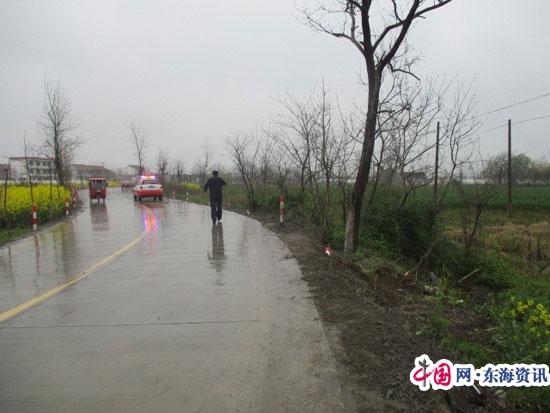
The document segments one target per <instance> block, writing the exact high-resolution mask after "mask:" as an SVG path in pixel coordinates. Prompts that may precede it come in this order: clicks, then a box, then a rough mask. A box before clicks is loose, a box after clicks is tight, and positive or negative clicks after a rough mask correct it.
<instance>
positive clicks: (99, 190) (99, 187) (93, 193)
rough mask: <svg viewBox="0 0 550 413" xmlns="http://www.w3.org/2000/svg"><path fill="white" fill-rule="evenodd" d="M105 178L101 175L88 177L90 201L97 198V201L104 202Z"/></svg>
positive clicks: (105, 192)
mask: <svg viewBox="0 0 550 413" xmlns="http://www.w3.org/2000/svg"><path fill="white" fill-rule="evenodd" d="M107 186H108V184H107V178H104V177H101V176H92V177H90V178H89V179H88V191H89V195H90V202H92V201H93V200H94V199H97V202H101V200H102V199H103V202H104V203H105V198H106V197H107Z"/></svg>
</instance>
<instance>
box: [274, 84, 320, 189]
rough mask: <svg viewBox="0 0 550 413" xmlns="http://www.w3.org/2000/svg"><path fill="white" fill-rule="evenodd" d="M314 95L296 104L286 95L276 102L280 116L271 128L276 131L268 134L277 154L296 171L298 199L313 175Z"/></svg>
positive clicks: (291, 95)
mask: <svg viewBox="0 0 550 413" xmlns="http://www.w3.org/2000/svg"><path fill="white" fill-rule="evenodd" d="M314 93H315V92H314ZM314 93H312V95H311V96H309V97H308V98H307V99H304V100H300V99H298V98H296V97H295V96H294V95H293V94H292V93H290V92H287V94H286V96H285V97H284V98H282V99H279V103H280V104H281V105H282V106H283V109H284V112H283V113H281V114H279V115H278V116H277V118H276V119H275V120H274V124H275V125H277V126H279V127H280V130H279V131H271V137H272V138H273V139H274V140H275V141H276V142H277V143H278V144H279V146H280V149H281V151H282V152H283V153H284V154H285V156H287V157H288V159H289V160H290V161H291V162H292V164H293V165H294V167H295V168H297V169H298V170H299V173H300V188H301V192H302V196H303V195H304V193H305V188H306V184H308V183H309V184H311V183H312V181H313V179H314V175H315V172H314V168H313V167H312V163H313V161H314V157H313V149H314V147H315V142H314V141H315V138H316V130H315V128H316V126H317V117H318V111H317V110H316V108H315V104H314V101H313V98H314Z"/></svg>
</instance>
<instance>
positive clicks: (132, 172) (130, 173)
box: [120, 165, 140, 181]
mask: <svg viewBox="0 0 550 413" xmlns="http://www.w3.org/2000/svg"><path fill="white" fill-rule="evenodd" d="M120 172H121V174H120V180H121V181H131V180H132V178H135V177H136V176H139V174H140V168H139V165H128V166H126V167H125V168H123V169H122V170H121V171H120Z"/></svg>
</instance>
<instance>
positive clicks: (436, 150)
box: [434, 122, 439, 200]
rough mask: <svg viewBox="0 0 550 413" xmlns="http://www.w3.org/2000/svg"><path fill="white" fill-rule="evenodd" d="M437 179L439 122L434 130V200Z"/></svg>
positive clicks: (435, 197)
mask: <svg viewBox="0 0 550 413" xmlns="http://www.w3.org/2000/svg"><path fill="white" fill-rule="evenodd" d="M438 180H439V122H437V127H436V131H435V172H434V200H436V199H437V182H438Z"/></svg>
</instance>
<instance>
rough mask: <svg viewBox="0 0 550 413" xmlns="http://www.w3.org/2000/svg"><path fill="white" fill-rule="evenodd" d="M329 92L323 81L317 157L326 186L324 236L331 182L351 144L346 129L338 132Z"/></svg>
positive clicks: (327, 231)
mask: <svg viewBox="0 0 550 413" xmlns="http://www.w3.org/2000/svg"><path fill="white" fill-rule="evenodd" d="M328 94H329V92H328V91H327V89H326V88H325V83H324V82H322V85H321V90H320V95H319V99H318V101H317V102H316V105H315V106H316V110H317V112H318V116H317V135H318V137H317V139H316V140H315V142H316V147H315V151H314V154H315V157H316V158H317V162H318V165H319V169H320V172H321V176H322V179H323V184H324V188H323V191H322V194H323V200H322V210H321V211H320V212H321V214H320V215H321V220H322V222H321V230H322V235H323V237H326V236H327V234H328V233H329V211H330V209H331V198H332V190H331V183H332V181H333V180H334V179H335V178H336V177H337V175H336V172H335V170H336V168H337V165H338V162H339V161H341V160H342V155H343V154H346V149H347V146H348V145H349V144H350V140H349V139H348V135H346V133H345V132H344V130H342V131H340V132H339V133H338V132H336V130H335V129H336V126H335V122H334V115H333V107H332V104H331V101H330V99H329V95H328Z"/></svg>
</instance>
